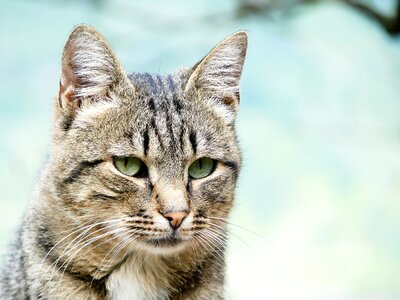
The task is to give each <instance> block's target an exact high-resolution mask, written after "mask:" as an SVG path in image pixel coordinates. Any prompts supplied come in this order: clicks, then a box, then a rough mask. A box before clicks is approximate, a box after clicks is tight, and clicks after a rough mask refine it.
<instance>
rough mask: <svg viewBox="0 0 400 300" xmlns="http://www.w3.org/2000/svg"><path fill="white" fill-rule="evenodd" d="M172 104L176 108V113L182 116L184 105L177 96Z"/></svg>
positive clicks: (174, 96)
mask: <svg viewBox="0 0 400 300" xmlns="http://www.w3.org/2000/svg"><path fill="white" fill-rule="evenodd" d="M172 104H173V105H174V106H175V110H176V112H177V113H178V114H179V115H180V114H181V110H182V103H181V102H180V101H179V99H178V97H177V96H176V95H175V94H174V95H173V98H172Z"/></svg>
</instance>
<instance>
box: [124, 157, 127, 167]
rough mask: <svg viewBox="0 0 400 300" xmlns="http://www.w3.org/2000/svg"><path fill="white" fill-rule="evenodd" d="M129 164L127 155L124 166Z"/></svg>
mask: <svg viewBox="0 0 400 300" xmlns="http://www.w3.org/2000/svg"><path fill="white" fill-rule="evenodd" d="M127 165H128V158H127V157H125V158H124V166H125V167H126V166H127Z"/></svg>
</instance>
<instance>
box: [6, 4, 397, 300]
mask: <svg viewBox="0 0 400 300" xmlns="http://www.w3.org/2000/svg"><path fill="white" fill-rule="evenodd" d="M286 2H288V1H286ZM369 2H374V1H369ZM375 2H379V1H375ZM393 2H394V1H384V0H382V1H380V2H379V3H380V5H381V6H380V7H379V8H380V9H382V10H388V9H389V10H390V5H392V4H393ZM78 23H89V24H91V25H93V26H95V27H96V28H97V29H98V30H99V31H101V32H102V33H103V34H104V35H105V36H106V38H107V39H108V40H109V41H110V43H111V44H112V46H113V48H114V49H115V51H116V53H117V55H118V56H119V58H120V60H121V61H122V63H123V64H124V66H125V67H126V69H127V70H128V71H138V72H139V71H149V72H153V73H158V72H159V73H162V74H166V73H168V72H171V71H172V70H174V69H175V68H177V67H179V66H181V65H193V64H194V63H195V62H197V60H199V59H200V58H201V57H202V56H203V55H205V54H206V53H207V52H208V51H209V50H210V49H211V48H212V47H213V46H214V45H215V44H216V43H217V42H219V41H220V40H222V39H223V38H225V37H226V36H228V35H229V34H231V33H233V32H235V31H237V30H240V29H245V30H247V31H248V32H249V35H250V41H249V50H248V58H247V61H246V65H245V68H244V73H243V78H242V101H241V108H240V113H239V117H238V130H239V136H240V139H241V147H242V150H243V156H244V167H243V171H242V173H241V176H240V182H239V188H238V191H237V199H236V208H235V211H234V214H233V216H232V219H231V221H232V223H234V224H237V225H239V226H241V227H238V226H233V225H232V226H231V232H232V235H231V239H230V244H231V246H230V248H229V256H228V257H229V260H228V266H229V267H228V283H227V298H228V299H291V300H292V299H296V300H300V299H307V300H310V299H321V300H322V299H324V300H326V299H328V300H330V299H356V300H357V299H360V300H382V299H385V300H386V299H393V300H394V299H400V140H399V138H400V118H399V114H400V101H399V100H400V42H399V39H398V38H397V39H396V38H393V37H390V36H388V35H387V34H386V33H385V32H384V30H383V29H382V28H381V27H380V26H379V25H378V24H376V23H375V22H373V21H371V20H369V19H368V18H366V17H365V16H364V15H362V14H360V13H359V12H357V11H355V10H353V9H351V8H349V7H348V6H346V5H343V4H340V3H338V2H333V1H323V3H319V4H315V5H307V6H299V7H297V8H296V9H295V10H292V11H290V13H287V14H279V13H271V14H268V15H267V14H265V15H264V14H261V15H251V16H247V17H238V15H237V2H234V1H227V0H224V1H220V0H219V1H212V0H207V1H190V2H189V1H178V0H176V1H162V0H158V1H128V0H116V1H106V0H103V1H87V2H85V1H61V0H59V1H56V0H55V1H40V0H38V1H22V0H20V1H18V0H17V1H4V0H0V182H1V186H0V187H1V188H0V252H1V253H5V249H6V245H7V243H8V242H9V241H10V239H11V238H12V236H13V235H14V232H15V230H16V228H17V226H18V224H19V222H20V220H21V217H22V214H23V212H24V207H25V206H26V204H27V202H28V201H29V199H30V195H31V192H32V190H33V187H34V183H35V180H36V179H37V177H38V174H39V173H40V170H41V167H42V166H43V163H44V162H45V160H46V153H47V152H48V146H49V134H50V132H51V128H52V106H53V101H54V97H55V95H56V92H57V87H58V80H59V74H60V56H61V52H62V48H63V44H64V42H65V40H66V38H67V36H68V34H69V32H70V31H71V30H72V28H73V26H74V25H76V24H78ZM242 227H243V228H242ZM244 228H246V229H244Z"/></svg>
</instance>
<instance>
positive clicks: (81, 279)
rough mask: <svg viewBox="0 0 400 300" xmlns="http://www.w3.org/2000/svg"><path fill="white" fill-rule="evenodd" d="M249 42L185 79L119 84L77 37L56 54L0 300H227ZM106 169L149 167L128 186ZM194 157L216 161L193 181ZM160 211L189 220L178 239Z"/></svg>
mask: <svg viewBox="0 0 400 300" xmlns="http://www.w3.org/2000/svg"><path fill="white" fill-rule="evenodd" d="M246 47H247V35H246V34H245V33H243V32H239V33H236V34H234V35H233V36H231V37H229V38H227V39H226V40H225V41H223V42H222V43H221V44H219V45H218V46H217V47H215V48H214V49H213V50H212V51H211V52H210V53H209V54H208V55H207V56H206V57H205V58H204V59H203V60H202V61H200V62H199V63H198V64H196V65H195V66H194V67H193V68H182V69H179V70H178V71H176V72H175V73H173V74H170V75H167V76H160V75H154V74H148V73H144V74H137V73H133V74H130V75H127V74H126V73H125V71H124V70H123V68H122V66H121V65H120V63H119V62H118V60H117V58H116V57H115V55H114V53H113V52H112V50H111V47H110V46H109V45H108V43H107V42H106V41H105V39H104V38H103V37H102V36H101V35H100V34H99V33H97V31H95V30H94V29H93V28H91V27H89V26H86V25H81V26H78V27H77V28H76V29H75V30H74V31H73V32H72V34H71V35H70V37H69V39H68V41H67V43H66V46H65V49H64V53H63V60H62V76H61V82H60V90H59V95H58V101H56V103H55V129H54V133H53V140H52V145H51V151H50V157H49V161H48V162H47V164H46V166H45V167H44V169H43V173H42V176H41V178H40V180H39V181H38V184H37V189H36V191H35V193H34V196H33V199H32V201H31V203H30V205H29V207H28V209H27V212H26V214H25V217H24V220H23V223H22V225H21V230H20V232H19V233H18V235H17V238H16V241H15V243H14V244H12V245H11V248H10V251H9V255H8V258H7V260H6V262H5V266H4V268H3V272H2V275H1V276H0V299H1V300H9V299H77V300H80V299H85V300H86V299H99V300H100V299H110V300H126V299H139V300H140V299H223V294H224V269H225V258H224V256H225V247H226V229H225V224H226V218H227V217H228V216H229V212H230V210H231V207H232V204H233V198H234V190H235V186H236V181H237V176H238V173H239V170H240V164H241V157H240V151H239V148H238V143H237V138H236V133H235V130H234V126H233V122H234V119H235V115H236V111H237V107H238V104H239V80H240V75H241V71H242V67H243V62H244V56H245V53H246ZM115 156H123V157H132V156H133V157H137V158H140V159H141V160H142V161H143V162H144V163H145V164H146V166H147V171H146V173H144V175H143V176H141V177H128V176H126V175H123V174H122V173H120V172H119V171H118V170H117V169H116V168H115V167H114V165H113V163H112V158H113V157H115ZM200 157H210V158H212V159H215V160H216V161H217V165H216V167H215V171H214V172H213V173H212V174H211V175H210V176H208V177H206V178H203V179H199V180H193V179H190V178H189V177H188V167H189V166H190V164H191V163H192V162H193V161H195V160H196V159H198V158H200ZM163 211H187V212H188V216H187V217H186V218H185V219H184V220H183V222H182V224H181V225H180V227H179V228H178V229H177V230H175V231H174V230H173V229H172V228H171V226H170V225H169V221H168V219H167V218H166V217H164V216H163V215H162V213H161V212H163Z"/></svg>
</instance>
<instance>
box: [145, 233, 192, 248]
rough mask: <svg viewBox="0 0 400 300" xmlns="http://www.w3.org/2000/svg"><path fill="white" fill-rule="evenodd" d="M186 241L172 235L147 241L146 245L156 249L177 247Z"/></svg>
mask: <svg viewBox="0 0 400 300" xmlns="http://www.w3.org/2000/svg"><path fill="white" fill-rule="evenodd" d="M184 242H185V241H184V240H183V239H181V238H179V237H177V236H175V235H171V236H168V237H161V238H152V239H147V240H146V243H147V244H149V245H151V246H154V247H165V248H169V247H176V246H178V245H181V244H182V243H184Z"/></svg>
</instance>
